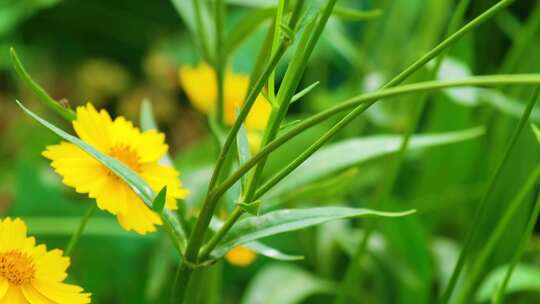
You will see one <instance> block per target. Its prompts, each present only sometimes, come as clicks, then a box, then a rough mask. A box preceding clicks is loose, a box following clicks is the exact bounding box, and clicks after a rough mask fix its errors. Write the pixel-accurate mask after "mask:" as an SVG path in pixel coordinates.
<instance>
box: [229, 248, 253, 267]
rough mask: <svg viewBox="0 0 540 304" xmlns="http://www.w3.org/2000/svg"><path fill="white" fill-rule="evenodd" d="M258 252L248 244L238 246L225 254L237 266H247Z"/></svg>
mask: <svg viewBox="0 0 540 304" xmlns="http://www.w3.org/2000/svg"><path fill="white" fill-rule="evenodd" d="M256 258H257V254H256V253H255V251H253V250H251V249H250V248H248V247H246V246H236V247H234V248H233V249H232V250H231V251H229V252H228V253H227V255H225V259H226V260H227V262H229V263H231V264H232V265H235V266H240V267H246V266H249V265H251V264H252V263H253V262H254V261H255V259H256Z"/></svg>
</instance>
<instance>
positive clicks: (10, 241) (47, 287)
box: [0, 218, 90, 304]
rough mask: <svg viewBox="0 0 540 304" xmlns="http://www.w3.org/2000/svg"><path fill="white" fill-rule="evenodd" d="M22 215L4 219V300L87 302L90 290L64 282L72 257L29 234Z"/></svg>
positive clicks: (0, 285) (0, 253) (0, 295)
mask: <svg viewBox="0 0 540 304" xmlns="http://www.w3.org/2000/svg"><path fill="white" fill-rule="evenodd" d="M26 230H27V229H26V225H25V224H24V223H23V221H21V220H20V219H15V220H12V219H10V218H6V219H4V220H0V303H2V304H28V303H31V304H85V303H90V294H89V293H83V289H82V288H80V287H79V286H76V285H69V284H64V283H62V282H63V281H64V280H65V278H66V277H67V274H66V269H67V268H68V266H69V264H70V259H69V258H68V257H64V256H62V255H63V252H62V251H61V250H58V249H54V250H51V251H47V248H46V247H45V245H36V240H35V239H34V238H33V237H27V235H26Z"/></svg>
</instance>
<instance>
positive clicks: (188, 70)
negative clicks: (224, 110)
mask: <svg viewBox="0 0 540 304" xmlns="http://www.w3.org/2000/svg"><path fill="white" fill-rule="evenodd" d="M178 76H179V79H180V85H181V86H182V87H183V88H184V90H185V91H186V94H187V96H188V97H189V100H190V101H191V102H192V103H193V105H194V106H195V108H197V110H199V111H201V112H203V113H206V114H210V113H212V112H213V111H214V108H215V100H216V96H217V86H216V76H215V73H214V70H213V69H212V68H211V67H210V66H209V65H207V64H201V65H199V66H198V67H195V68H192V67H188V66H183V67H181V68H180V70H179V71H178Z"/></svg>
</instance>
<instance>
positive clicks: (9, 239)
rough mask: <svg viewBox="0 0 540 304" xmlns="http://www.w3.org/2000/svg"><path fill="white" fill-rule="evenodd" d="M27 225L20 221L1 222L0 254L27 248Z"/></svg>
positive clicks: (7, 220) (9, 219)
mask: <svg viewBox="0 0 540 304" xmlns="http://www.w3.org/2000/svg"><path fill="white" fill-rule="evenodd" d="M25 243H26V225H25V224H24V223H23V222H22V221H21V220H20V219H18V218H17V219H14V220H12V219H11V218H9V217H8V218H6V219H5V220H3V221H0V252H5V251H9V250H12V249H19V248H22V247H25Z"/></svg>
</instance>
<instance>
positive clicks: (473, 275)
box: [456, 165, 540, 303]
mask: <svg viewBox="0 0 540 304" xmlns="http://www.w3.org/2000/svg"><path fill="white" fill-rule="evenodd" d="M539 178H540V165H538V166H536V168H535V169H534V170H533V172H532V173H531V174H530V175H529V177H528V178H527V181H526V182H525V184H524V185H523V186H522V187H521V189H520V190H519V192H518V194H517V195H516V196H515V197H514V199H513V200H512V201H511V202H510V204H509V206H508V208H507V209H506V210H505V212H504V215H503V217H502V218H501V220H500V221H499V222H498V223H497V225H496V226H495V230H494V231H493V233H492V234H491V235H490V236H489V239H488V241H487V242H486V245H485V246H484V248H482V251H481V252H480V254H479V255H478V257H477V258H476V259H475V260H474V263H473V264H472V265H471V269H470V271H468V272H467V278H466V281H465V282H464V283H463V288H462V289H460V290H461V292H460V296H459V297H458V300H457V301H456V302H457V303H465V301H466V300H467V299H468V298H469V296H470V294H471V292H472V291H473V288H474V287H475V286H476V284H477V281H478V278H479V277H480V275H481V273H482V270H483V267H484V266H485V265H486V263H487V261H488V258H489V257H490V255H491V254H492V253H493V252H494V251H495V248H496V246H497V243H498V242H499V241H500V240H501V238H502V236H503V234H504V232H505V231H507V229H508V226H509V225H510V224H511V223H512V220H513V218H514V215H515V214H516V212H517V210H518V208H519V207H520V206H521V204H522V202H523V201H524V200H525V198H526V197H527V195H528V194H529V193H530V192H531V190H532V189H533V188H534V185H535V184H536V183H537V182H538V179H539Z"/></svg>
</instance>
